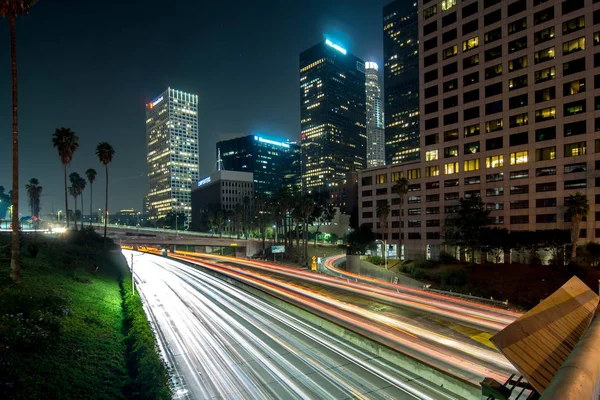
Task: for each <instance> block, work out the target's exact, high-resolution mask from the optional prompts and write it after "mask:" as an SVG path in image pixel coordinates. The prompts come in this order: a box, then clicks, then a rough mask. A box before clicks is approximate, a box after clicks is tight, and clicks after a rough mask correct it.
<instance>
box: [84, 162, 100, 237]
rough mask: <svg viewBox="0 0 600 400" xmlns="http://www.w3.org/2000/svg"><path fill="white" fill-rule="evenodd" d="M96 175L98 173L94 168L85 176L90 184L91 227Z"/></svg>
mask: <svg viewBox="0 0 600 400" xmlns="http://www.w3.org/2000/svg"><path fill="white" fill-rule="evenodd" d="M96 175H97V172H96V170H95V169H93V168H89V169H88V170H87V171H85V176H86V177H87V179H88V182H89V183H90V226H92V214H93V212H92V199H93V197H94V181H96Z"/></svg>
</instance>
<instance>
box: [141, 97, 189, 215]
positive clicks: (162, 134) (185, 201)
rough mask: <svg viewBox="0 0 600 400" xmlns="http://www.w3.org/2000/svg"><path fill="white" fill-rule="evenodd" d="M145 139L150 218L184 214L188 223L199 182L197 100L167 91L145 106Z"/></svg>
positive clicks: (147, 200) (147, 199) (147, 197)
mask: <svg viewBox="0 0 600 400" xmlns="http://www.w3.org/2000/svg"><path fill="white" fill-rule="evenodd" d="M146 138H147V142H148V156H147V162H148V195H147V196H146V204H147V207H148V214H149V216H148V218H149V219H150V220H151V221H157V220H159V219H161V218H164V217H165V216H166V215H167V214H168V213H169V211H174V212H183V213H185V214H186V217H187V218H186V219H187V222H188V223H189V222H190V219H191V209H192V208H191V193H192V187H195V185H196V184H197V182H198V96H197V95H195V94H191V93H186V92H182V91H179V90H175V89H171V88H168V89H167V90H166V91H164V92H163V93H161V94H160V95H159V96H158V97H157V98H156V99H154V100H153V101H152V102H151V103H148V104H146Z"/></svg>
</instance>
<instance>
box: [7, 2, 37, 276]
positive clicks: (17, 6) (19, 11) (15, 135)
mask: <svg viewBox="0 0 600 400" xmlns="http://www.w3.org/2000/svg"><path fill="white" fill-rule="evenodd" d="M34 4H35V0H3V1H0V15H1V16H2V18H8V25H9V29H10V60H11V64H12V70H11V71H12V152H13V159H12V175H13V176H12V178H13V182H12V191H13V213H12V226H13V229H12V239H11V251H10V277H11V279H12V280H13V281H14V282H16V283H19V282H21V260H20V257H19V256H20V249H19V244H20V243H19V238H20V234H19V101H18V90H17V30H16V23H15V22H16V19H17V17H18V16H20V15H24V14H27V13H28V12H29V10H30V9H31V7H33V5H34Z"/></svg>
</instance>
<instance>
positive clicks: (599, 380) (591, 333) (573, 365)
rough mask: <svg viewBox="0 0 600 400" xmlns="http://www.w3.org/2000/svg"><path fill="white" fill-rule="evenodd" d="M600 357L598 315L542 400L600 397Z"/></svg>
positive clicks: (580, 399)
mask: <svg viewBox="0 0 600 400" xmlns="http://www.w3.org/2000/svg"><path fill="white" fill-rule="evenodd" d="M599 358H600V318H598V317H596V319H595V320H594V321H592V324H591V325H590V327H589V328H588V330H587V331H586V332H585V333H584V334H583V336H582V337H581V339H580V340H579V342H578V343H577V344H576V345H575V347H574V348H573V351H572V352H571V354H569V356H568V357H567V359H566V360H565V362H564V363H563V364H562V365H561V366H560V368H559V369H558V371H557V372H556V375H555V376H554V379H552V381H551V382H550V385H548V387H547V388H546V390H545V391H544V394H543V395H542V397H541V400H592V399H593V400H598V399H599V398H600V361H599Z"/></svg>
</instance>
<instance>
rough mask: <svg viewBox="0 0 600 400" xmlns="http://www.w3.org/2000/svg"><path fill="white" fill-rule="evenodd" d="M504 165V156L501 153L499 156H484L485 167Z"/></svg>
mask: <svg viewBox="0 0 600 400" xmlns="http://www.w3.org/2000/svg"><path fill="white" fill-rule="evenodd" d="M503 166H504V156H503V155H502V154H501V155H499V156H491V157H486V158H485V167H486V168H498V167H503Z"/></svg>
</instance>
